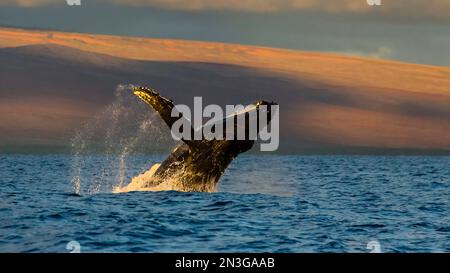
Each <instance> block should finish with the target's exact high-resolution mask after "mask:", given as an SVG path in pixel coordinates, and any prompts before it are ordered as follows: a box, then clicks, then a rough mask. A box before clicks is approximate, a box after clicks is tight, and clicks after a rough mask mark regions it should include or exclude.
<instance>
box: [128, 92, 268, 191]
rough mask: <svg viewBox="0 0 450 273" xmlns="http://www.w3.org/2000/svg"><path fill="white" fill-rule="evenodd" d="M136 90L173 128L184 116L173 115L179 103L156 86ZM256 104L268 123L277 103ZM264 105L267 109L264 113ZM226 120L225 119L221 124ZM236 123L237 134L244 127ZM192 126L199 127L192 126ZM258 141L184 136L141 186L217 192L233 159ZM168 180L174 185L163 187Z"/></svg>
mask: <svg viewBox="0 0 450 273" xmlns="http://www.w3.org/2000/svg"><path fill="white" fill-rule="evenodd" d="M132 91H133V93H134V95H136V96H138V97H139V98H140V99H141V100H143V101H144V102H146V103H147V104H148V105H150V107H151V108H153V109H154V110H155V111H156V112H157V113H158V114H159V116H160V117H161V118H162V119H163V121H164V122H165V123H166V124H167V125H168V126H169V127H170V128H172V125H173V124H174V123H175V122H176V121H177V120H178V119H179V118H180V117H173V116H172V109H173V108H174V107H175V106H174V104H173V102H172V100H169V99H167V98H164V97H162V96H161V95H160V94H159V93H158V92H157V91H156V90H154V89H152V88H147V87H134V88H133V90H132ZM253 105H254V106H255V109H256V110H257V112H258V115H257V117H258V118H259V115H262V114H265V115H267V123H269V122H270V119H271V107H270V106H271V105H276V103H273V102H267V101H263V100H260V101H257V102H256V103H254V104H253ZM261 105H267V107H260V106H261ZM260 108H264V109H265V110H264V113H263V112H262V109H261V110H260ZM238 115H246V113H245V111H244V112H243V113H238V114H236V115H234V116H232V117H231V118H234V119H235V121H236V120H237V116H238ZM248 116H249V115H248V114H247V115H246V124H248V123H249V117H248ZM228 118H229V117H228ZM226 119H227V118H226ZM224 123H225V120H223V121H222V123H218V124H224ZM221 126H222V125H221ZM234 127H235V130H234V133H235V134H236V133H237V131H238V130H240V129H242V128H237V122H235V123H234ZM260 129H262V128H259V125H258V128H257V130H258V132H259V130H260ZM191 130H192V131H195V129H194V128H192V127H191ZM244 130H245V133H246V136H249V133H248V127H246V128H244ZM254 143H255V140H254V139H250V138H246V139H245V140H237V138H232V139H227V138H226V137H224V138H223V139H212V140H211V139H208V138H205V137H202V139H201V140H188V139H181V141H180V143H179V144H178V145H177V146H176V148H175V149H174V150H173V151H172V153H171V154H170V155H169V156H168V157H167V158H166V159H165V160H164V161H163V162H162V163H161V164H160V165H155V166H154V167H152V169H151V171H149V172H151V176H150V177H146V178H145V181H143V182H142V181H140V187H141V188H145V189H150V190H151V189H152V188H158V186H159V188H161V189H163V190H164V189H168V190H178V191H196V192H213V191H214V190H215V189H216V186H217V183H218V181H219V179H220V177H221V176H222V175H223V173H224V172H225V169H226V168H227V167H228V165H229V164H230V163H231V162H232V160H233V159H234V158H236V157H237V156H238V155H239V154H241V153H244V152H246V151H248V150H250V149H251V148H252V146H253V145H254ZM132 183H133V182H132ZM132 183H130V185H131V184H132ZM167 183H170V187H167V186H166V187H161V185H162V184H165V185H167ZM132 190H136V189H132ZM125 191H129V190H125Z"/></svg>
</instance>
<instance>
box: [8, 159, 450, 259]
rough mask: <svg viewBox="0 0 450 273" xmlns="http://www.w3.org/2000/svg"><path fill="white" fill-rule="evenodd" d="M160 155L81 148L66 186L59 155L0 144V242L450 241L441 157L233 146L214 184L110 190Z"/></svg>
mask: <svg viewBox="0 0 450 273" xmlns="http://www.w3.org/2000/svg"><path fill="white" fill-rule="evenodd" d="M161 159H163V157H162V156H130V157H129V158H128V159H127V162H126V163H127V164H121V165H120V166H119V167H117V166H110V168H108V166H107V165H108V164H109V163H108V162H111V159H110V158H108V159H106V158H105V157H103V156H90V157H86V158H84V159H83V162H84V163H83V164H82V165H81V166H77V168H79V170H78V174H79V173H80V170H81V173H82V174H83V175H82V176H81V177H80V183H81V195H80V196H78V195H75V194H73V184H72V183H71V181H72V180H73V178H74V163H73V158H72V157H71V156H69V155H44V156H43V155H34V156H33V155H4V156H0V174H1V176H0V220H1V221H0V252H67V250H66V246H67V243H68V242H69V241H77V242H79V244H80V245H81V251H82V252H247V251H250V252H330V251H331V252H368V250H367V244H368V242H369V241H378V242H379V243H380V245H381V251H383V252H397V251H400V252H450V213H449V212H450V157H370V156H253V155H242V156H240V157H239V158H238V159H237V160H236V161H234V162H233V164H232V166H231V167H230V168H229V169H228V170H227V173H226V175H225V176H224V177H223V178H222V179H221V181H220V186H219V189H218V192H217V193H213V194H210V193H181V192H132V193H124V194H112V193H111V192H110V189H111V187H112V186H114V185H117V184H118V183H126V182H127V181H129V179H130V178H131V177H133V176H134V175H136V174H138V173H139V172H141V171H143V170H146V169H147V168H149V167H150V166H151V165H152V164H153V163H156V162H159V161H160V160H161ZM105 162H107V164H105ZM105 166H106V167H105ZM76 173H77V172H76V171H75V174H76Z"/></svg>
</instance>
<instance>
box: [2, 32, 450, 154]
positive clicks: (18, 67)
mask: <svg viewBox="0 0 450 273" xmlns="http://www.w3.org/2000/svg"><path fill="white" fill-rule="evenodd" d="M0 63H1V65H0V149H3V150H5V151H14V149H16V148H17V149H19V148H20V147H24V146H42V147H50V146H63V147H64V146H67V145H68V143H69V142H68V140H69V139H70V137H71V136H72V135H73V133H74V130H76V129H77V128H79V127H80V126H81V125H82V124H83V123H84V122H86V121H87V120H89V119H90V118H91V117H92V116H93V115H95V113H96V112H98V111H99V110H100V109H102V107H104V106H106V105H108V104H109V103H111V102H112V100H113V99H114V91H115V89H116V86H117V85H119V84H126V83H133V84H139V85H150V86H152V87H154V88H156V89H158V90H160V91H161V93H162V95H163V96H166V97H170V98H172V99H173V100H174V102H175V103H187V104H189V103H191V102H192V99H193V96H203V99H204V103H205V104H208V103H217V104H221V105H224V104H237V103H250V102H253V101H254V100H256V99H266V100H273V101H277V102H278V103H279V104H280V109H281V112H280V113H281V116H280V118H281V124H280V129H281V143H280V144H281V146H280V148H281V151H283V152H308V153H323V152H329V153H374V152H379V153H384V152H394V153H397V152H398V153H404V152H405V151H415V152H418V153H421V152H423V153H434V152H439V153H446V154H450V68H447V67H435V66H425V65H416V64H408V63H400V62H393V61H386V60H378V59H365V58H359V57H348V56H339V55H333V54H323V53H320V54H319V53H313V52H300V51H292V50H282V49H273V48H263V47H254V46H245V45H233V44H221V43H207V42H195V41H176V40H160V39H148V38H138V37H136V38H133V37H117V36H106V35H94V34H77V33H62V32H54V31H30V30H19V29H9V28H0ZM168 137H169V136H168Z"/></svg>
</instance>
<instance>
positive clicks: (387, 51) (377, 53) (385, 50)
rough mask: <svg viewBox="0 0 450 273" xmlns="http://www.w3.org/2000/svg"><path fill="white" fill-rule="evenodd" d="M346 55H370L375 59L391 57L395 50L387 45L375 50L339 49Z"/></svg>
mask: <svg viewBox="0 0 450 273" xmlns="http://www.w3.org/2000/svg"><path fill="white" fill-rule="evenodd" d="M337 52H338V53H342V54H345V55H355V56H361V57H369V58H375V59H390V58H392V56H393V53H394V51H393V50H392V48H390V47H387V46H379V47H378V48H377V49H375V50H374V51H362V50H350V51H337Z"/></svg>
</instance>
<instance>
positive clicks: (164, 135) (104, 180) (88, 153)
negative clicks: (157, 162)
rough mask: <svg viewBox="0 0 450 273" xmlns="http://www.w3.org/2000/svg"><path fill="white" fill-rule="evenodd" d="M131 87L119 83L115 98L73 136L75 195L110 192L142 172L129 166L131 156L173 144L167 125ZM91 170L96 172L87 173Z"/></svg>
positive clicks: (154, 151) (165, 147)
mask: <svg viewBox="0 0 450 273" xmlns="http://www.w3.org/2000/svg"><path fill="white" fill-rule="evenodd" d="M133 87H134V86H133V85H119V86H118V87H117V89H116V92H115V99H114V101H113V102H112V103H111V104H110V105H109V106H107V107H105V108H104V109H103V110H101V111H100V112H99V113H98V114H97V115H96V116H94V117H93V118H92V119H91V120H90V121H89V122H87V123H86V124H85V125H84V126H83V127H82V128H81V129H80V130H79V131H78V132H77V133H76V134H75V136H74V137H73V139H72V143H71V144H72V154H73V161H72V181H71V182H72V186H73V191H74V192H75V193H76V194H95V193H99V192H111V191H112V190H113V189H114V188H116V187H123V186H124V185H125V184H126V183H128V182H129V181H130V178H131V177H132V175H133V174H132V173H134V174H135V173H136V171H138V172H140V171H142V170H136V167H135V166H130V164H129V162H128V159H129V156H130V155H133V154H139V153H142V154H145V153H158V152H162V151H164V150H166V149H170V148H167V147H172V146H173V145H174V142H173V140H172V139H171V138H170V137H168V136H170V132H169V131H168V129H167V126H164V125H163V124H162V121H161V120H160V118H159V117H158V115H157V114H156V112H154V111H152V110H151V109H149V107H148V106H147V105H146V104H145V103H142V102H141V101H140V100H138V99H137V98H136V97H135V96H134V95H133V94H132V92H131V89H132V88H133ZM92 164H95V166H96V168H92ZM92 169H95V170H96V171H95V172H92V171H91V172H88V170H92ZM144 169H148V165H147V166H145V167H144Z"/></svg>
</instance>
